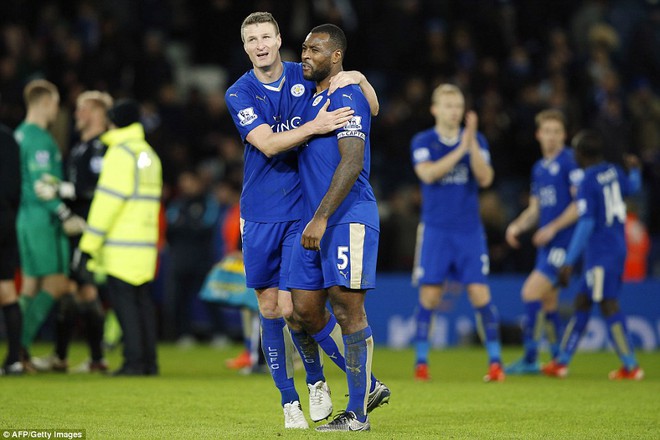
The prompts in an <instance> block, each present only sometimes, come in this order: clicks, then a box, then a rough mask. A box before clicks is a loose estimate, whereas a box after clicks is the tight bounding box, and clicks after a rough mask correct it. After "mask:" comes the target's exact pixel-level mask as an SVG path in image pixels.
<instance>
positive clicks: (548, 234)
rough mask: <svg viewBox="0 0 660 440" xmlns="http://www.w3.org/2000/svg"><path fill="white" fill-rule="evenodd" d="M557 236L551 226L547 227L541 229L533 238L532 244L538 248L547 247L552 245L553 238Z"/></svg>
mask: <svg viewBox="0 0 660 440" xmlns="http://www.w3.org/2000/svg"><path fill="white" fill-rule="evenodd" d="M555 235H557V231H556V230H555V228H553V227H552V226H550V225H546V226H544V227H542V228H539V230H538V231H536V232H535V233H534V236H533V237H532V243H533V244H534V246H536V247H541V246H545V245H546V244H548V243H550V242H551V241H552V239H553V238H555Z"/></svg>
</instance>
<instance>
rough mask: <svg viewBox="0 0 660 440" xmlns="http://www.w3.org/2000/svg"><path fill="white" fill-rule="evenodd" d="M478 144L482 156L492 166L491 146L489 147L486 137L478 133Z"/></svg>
mask: <svg viewBox="0 0 660 440" xmlns="http://www.w3.org/2000/svg"><path fill="white" fill-rule="evenodd" d="M477 143H479V150H480V151H481V155H482V156H483V157H484V159H485V160H486V162H487V163H488V164H490V146H489V145H488V140H487V139H486V136H484V135H483V134H481V133H480V132H477Z"/></svg>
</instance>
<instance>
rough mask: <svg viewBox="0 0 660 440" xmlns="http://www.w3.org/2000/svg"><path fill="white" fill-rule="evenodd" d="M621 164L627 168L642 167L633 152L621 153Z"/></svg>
mask: <svg viewBox="0 0 660 440" xmlns="http://www.w3.org/2000/svg"><path fill="white" fill-rule="evenodd" d="M623 164H624V165H625V166H626V168H627V169H628V170H632V169H635V168H637V169H639V168H641V167H642V163H641V162H640V160H639V157H637V156H635V155H634V154H624V155H623Z"/></svg>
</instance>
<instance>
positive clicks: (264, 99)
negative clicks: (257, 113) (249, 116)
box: [257, 95, 266, 102]
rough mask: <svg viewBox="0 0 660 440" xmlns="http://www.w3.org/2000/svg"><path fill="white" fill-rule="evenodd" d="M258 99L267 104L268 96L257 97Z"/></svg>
mask: <svg viewBox="0 0 660 440" xmlns="http://www.w3.org/2000/svg"><path fill="white" fill-rule="evenodd" d="M257 99H261V100H262V101H263V102H266V95H264V96H263V97H261V96H259V95H257Z"/></svg>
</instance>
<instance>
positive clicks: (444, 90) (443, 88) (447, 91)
mask: <svg viewBox="0 0 660 440" xmlns="http://www.w3.org/2000/svg"><path fill="white" fill-rule="evenodd" d="M444 95H458V96H460V97H461V98H463V99H465V96H463V92H461V89H459V88H458V86H455V85H454V84H448V83H447V84H440V85H439V86H438V87H436V88H435V90H434V91H433V95H431V102H433V103H436V102H438V101H439V100H440V97H441V96H444Z"/></svg>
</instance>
